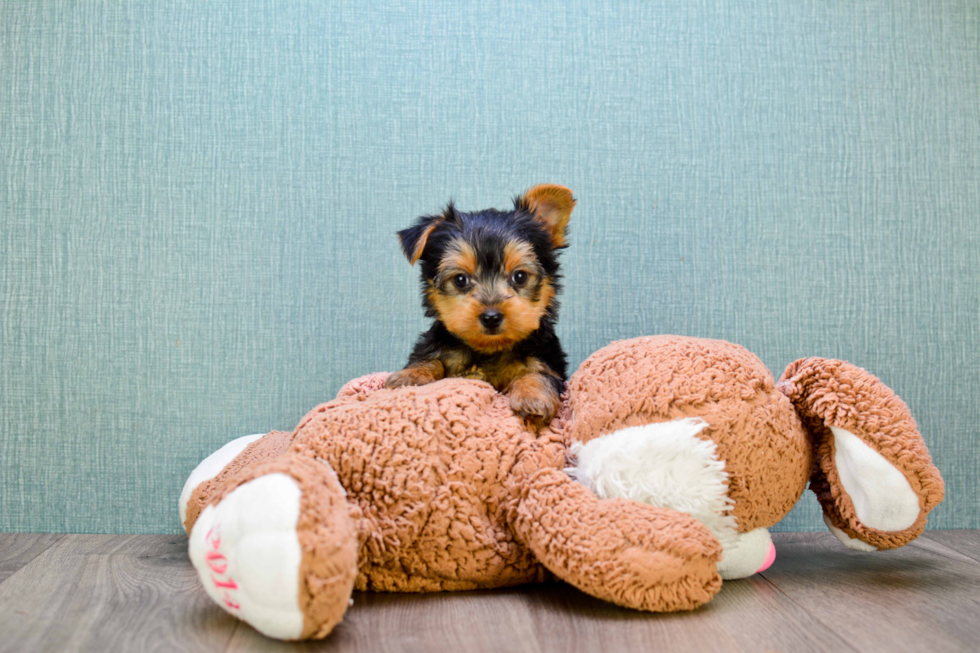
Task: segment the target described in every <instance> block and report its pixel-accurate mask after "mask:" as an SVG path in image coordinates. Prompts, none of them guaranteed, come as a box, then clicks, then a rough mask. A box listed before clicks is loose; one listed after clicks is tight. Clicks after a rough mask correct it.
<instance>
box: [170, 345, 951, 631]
mask: <svg viewBox="0 0 980 653" xmlns="http://www.w3.org/2000/svg"><path fill="white" fill-rule="evenodd" d="M386 378H387V375H386V374H373V375H369V376H366V377H362V378H359V379H355V380H354V381H352V382H350V383H349V384H347V385H346V386H345V387H343V388H342V389H341V391H340V392H339V393H338V396H337V398H336V399H334V400H333V401H331V402H328V403H326V404H323V405H321V406H318V407H317V408H315V409H314V410H313V411H311V412H310V413H309V414H308V415H307V416H306V417H305V418H304V419H303V420H302V421H301V422H300V425H299V426H298V427H297V429H296V432H295V433H294V434H293V436H292V438H291V440H290V441H289V447H288V449H287V450H286V453H282V454H279V455H278V457H276V456H277V451H279V450H280V449H281V444H280V443H281V442H283V438H282V437H281V435H280V434H276V433H271V434H269V435H267V436H265V437H264V438H262V439H261V440H259V441H257V442H255V443H253V444H252V445H250V446H249V448H246V449H245V450H244V451H243V452H242V453H241V454H239V456H238V457H237V458H236V459H234V460H232V461H230V463H229V464H228V466H227V468H228V469H229V470H230V469H232V468H234V469H237V470H238V471H237V472H235V473H234V474H232V475H231V476H230V477H229V475H227V474H225V473H224V471H223V472H221V473H219V474H218V475H217V476H216V477H215V479H225V480H224V481H223V484H221V482H214V481H213V480H209V481H205V482H203V483H201V486H206V487H205V488H204V489H203V490H202V493H201V494H199V493H198V491H197V490H195V491H194V493H193V494H192V497H194V498H195V500H198V501H203V503H204V504H205V505H214V504H218V503H220V502H221V500H222V499H223V498H224V497H226V496H228V494H229V493H230V491H231V489H232V488H234V487H237V486H238V485H240V484H241V483H243V482H247V481H249V480H251V479H254V478H257V477H259V476H261V475H264V474H273V473H277V472H284V473H287V474H292V476H293V478H294V479H296V480H297V481H298V483H299V485H300V487H301V493H302V496H301V500H300V516H299V519H298V525H297V532H298V539H299V542H300V543H301V545H302V548H303V563H302V565H300V566H299V569H298V570H297V573H298V574H299V578H300V583H299V585H300V590H299V592H300V596H299V599H300V601H299V604H300V606H301V608H302V611H303V614H304V624H303V630H302V635H301V636H302V637H304V638H306V637H324V636H326V635H328V634H329V632H330V631H331V629H332V628H333V626H334V625H335V624H336V623H337V622H338V620H339V619H340V618H341V616H342V615H343V611H344V609H345V608H346V603H345V601H346V600H347V598H348V597H349V596H350V592H351V589H352V587H356V588H358V589H362V590H382V591H402V592H421V591H443V590H465V589H477V588H494V587H502V586H507V585H514V584H518V583H527V582H533V581H536V580H541V579H543V578H545V577H546V575H547V573H548V572H549V571H550V572H551V573H553V574H555V575H556V576H557V577H559V578H561V579H562V580H565V581H567V582H569V583H571V584H573V585H575V586H576V587H578V588H579V589H581V590H583V591H585V592H588V593H590V594H592V595H593V596H596V597H598V598H601V599H604V600H607V601H611V602H613V603H616V604H619V605H622V606H625V607H629V608H634V609H638V610H649V611H660V612H667V611H676V610H690V609H694V608H696V607H698V606H699V605H702V604H703V603H705V602H707V601H709V600H710V599H711V598H712V597H713V596H714V594H715V593H716V592H717V591H718V590H719V589H720V588H721V582H722V580H721V577H720V575H719V573H718V563H719V562H720V561H722V560H723V556H724V555H725V553H724V551H723V544H722V543H721V542H720V541H719V540H718V539H717V538H716V536H715V535H713V534H712V532H711V531H710V530H709V528H708V526H707V525H706V524H704V523H702V522H701V521H699V520H697V519H696V518H695V517H694V516H692V515H690V514H687V513H685V512H682V511H680V510H673V509H670V508H668V507H666V506H665V505H658V504H657V503H656V502H655V501H652V502H649V503H647V502H640V501H634V500H631V499H626V498H607V499H600V498H597V496H596V495H595V494H593V492H592V491H591V490H590V489H589V488H588V487H586V485H584V484H581V483H579V482H577V481H575V480H573V477H577V476H578V475H577V474H575V473H574V470H570V473H568V472H566V471H565V470H563V469H562V468H563V467H564V466H565V464H566V460H567V452H568V451H569V449H570V448H571V445H572V444H573V443H581V442H588V441H591V440H595V439H596V438H602V437H604V436H605V435H608V434H610V433H612V432H619V433H620V434H622V433H628V431H625V432H624V431H621V430H620V429H623V428H628V427H630V426H643V425H648V424H655V423H659V422H665V421H672V420H675V419H678V418H686V417H695V418H698V419H700V420H702V421H704V422H706V423H707V424H706V425H705V426H704V427H703V428H700V429H699V430H697V432H696V433H693V432H692V435H693V437H692V438H691V441H692V442H693V443H695V444H698V445H700V444H701V442H699V440H707V439H710V440H711V441H712V442H713V444H714V445H715V451H717V454H718V460H719V461H720V462H722V463H723V468H724V471H725V474H726V483H725V484H726V485H727V491H728V497H729V499H730V500H729V501H725V502H723V503H721V504H720V509H721V510H724V511H725V514H726V515H727V514H729V513H730V515H732V516H734V517H735V518H736V519H737V521H738V524H737V528H738V530H739V531H741V532H743V533H745V532H754V531H756V529H764V528H766V527H769V526H772V525H773V524H775V523H776V522H777V521H778V520H779V519H781V518H782V517H783V516H784V515H785V514H786V513H788V512H789V510H790V509H791V508H792V506H793V502H795V501H796V499H797V498H798V497H799V496H800V494H801V492H802V491H803V487H804V483H805V481H806V478H807V476H808V474H809V473H810V472H811V470H815V471H814V475H813V479H814V489H815V491H817V492H818V494H819V495H820V499H821V502H822V503H823V505H824V509H825V512H826V514H827V516H828V518H829V519H830V522H831V523H832V524H834V525H835V526H836V527H838V528H840V529H841V530H842V531H843V532H844V533H845V534H847V535H848V536H851V537H855V538H857V539H859V540H861V541H863V542H865V543H867V544H870V545H873V546H877V547H878V548H894V547H897V546H901V545H903V544H906V543H907V542H909V541H911V540H912V539H914V538H915V537H916V536H917V535H918V534H920V533H921V532H922V527H923V525H924V523H925V519H926V515H927V513H928V512H929V511H930V510H931V509H932V508H934V507H935V506H936V505H937V504H938V502H940V501H941V500H942V478H941V477H940V476H939V473H938V471H937V470H936V469H935V467H933V465H932V463H931V460H930V458H929V454H928V451H927V450H926V448H925V445H924V443H923V441H922V437H921V435H920V434H919V432H918V431H917V430H916V428H915V422H914V420H912V418H911V416H910V415H909V413H908V409H907V407H906V406H905V405H904V403H902V402H901V400H899V399H898V398H897V397H895V395H894V393H893V392H891V390H890V389H889V388H887V387H886V386H885V385H884V384H883V383H881V381H880V380H878V379H877V378H875V377H874V376H872V375H870V374H868V373H867V372H865V371H864V370H861V369H859V368H856V367H854V366H853V365H849V364H847V363H843V362H841V361H831V360H824V359H807V360H806V361H802V362H800V363H795V364H793V365H791V366H790V367H789V368H788V370H787V373H786V375H785V378H784V379H783V382H782V383H781V384H780V385H778V386H777V385H776V384H774V382H773V379H772V375H771V374H770V373H769V371H768V370H766V368H765V366H763V365H762V363H761V361H759V360H758V359H757V358H756V357H754V356H753V355H752V354H751V353H749V352H748V351H746V350H745V349H744V348H742V347H739V346H737V345H732V344H730V343H727V342H723V341H716V340H704V339H694V338H684V337H677V336H660V337H647V338H636V339H632V340H627V341H621V342H617V343H613V344H612V345H609V346H607V347H604V348H603V349H601V350H599V351H598V352H596V353H595V354H593V355H592V356H590V357H589V358H588V359H587V360H586V361H585V362H584V363H583V364H582V366H581V367H580V368H579V369H578V370H577V371H576V372H575V374H574V375H573V376H572V379H571V380H570V382H569V387H568V392H567V394H566V396H565V397H564V401H563V406H562V409H561V410H560V411H559V414H558V416H557V417H556V418H555V420H554V421H552V422H551V424H550V425H549V426H548V427H546V428H543V429H541V430H540V431H533V430H529V429H527V428H526V427H525V426H524V424H523V422H522V421H521V420H520V419H519V418H518V417H517V416H515V415H514V413H513V412H512V411H511V410H510V407H509V402H508V399H507V397H505V396H504V395H501V394H499V393H497V392H496V391H494V389H493V387H492V386H490V385H489V384H487V383H484V382H482V381H475V380H470V379H458V378H453V379H443V380H441V381H436V382H434V383H430V384H428V385H423V386H407V387H402V388H398V389H387V388H385V387H384V384H385V380H386ZM791 399H792V401H791ZM798 411H799V413H798ZM801 416H802V417H803V420H802V421H801ZM803 424H806V427H807V430H804V427H803ZM838 426H840V427H843V426H847V427H850V428H852V429H854V430H855V437H858V438H861V439H862V440H863V441H864V442H865V443H867V444H869V445H871V446H873V447H874V448H875V449H877V450H878V452H879V453H880V454H881V455H882V456H884V457H885V458H886V463H885V464H886V465H890V467H889V470H891V471H895V470H897V472H896V473H901V474H904V475H905V476H906V477H908V478H910V479H914V480H915V485H914V486H912V487H911V493H912V494H910V497H911V499H912V500H913V502H912V505H913V510H917V513H918V514H917V518H916V519H915V523H914V524H913V525H912V526H911V527H910V528H908V529H905V530H904V531H902V532H898V533H882V532H878V531H875V530H873V529H868V528H865V527H864V525H863V524H861V523H860V521H859V520H857V519H856V517H855V511H854V508H853V505H852V504H851V503H850V501H849V499H848V498H847V495H846V493H845V492H844V491H843V486H842V484H841V481H840V480H839V479H838V477H837V474H836V469H835V466H834V465H835V462H834V461H835V459H834V457H833V455H832V452H831V453H829V454H828V452H827V451H826V447H825V445H826V438H825V437H824V435H823V431H824V430H826V428H827V427H838ZM634 433H639V431H634ZM265 439H268V440H270V442H271V444H268V445H263V444H262V440H265ZM253 447H254V448H253ZM814 451H816V455H817V456H818V458H819V465H818V466H814V464H813V461H814ZM265 456H268V458H265ZM246 458H247V459H248V460H247V461H246V460H245V459H246ZM568 462H569V463H570V464H571V466H572V467H574V465H575V464H576V461H575V460H574V459H572V460H570V461H568ZM649 464H650V465H657V464H664V465H669V464H670V463H669V462H663V463H658V461H656V460H651V461H650V462H649ZM892 468H894V469H892ZM855 473H857V474H860V473H861V470H860V469H857V470H855ZM338 483H339V485H338ZM825 495H826V496H825ZM830 495H832V497H833V499H828V498H827V496H830ZM880 498H881V499H882V504H883V505H884V504H887V503H888V501H889V497H888V496H884V497H880ZM916 498H917V499H918V501H917V502H916V501H915V499H916ZM219 509H220V508H219ZM238 509H239V510H241V511H243V512H247V510H248V507H247V506H242V505H240V504H239V506H238ZM187 513H188V514H190V513H191V511H189V510H188V511H187ZM209 514H210V513H208V512H205V513H204V515H205V516H207V515H209ZM723 516H724V515H723ZM913 517H916V514H913ZM186 526H187V527H188V528H189V529H190V530H191V541H192V542H193V541H195V539H196V538H197V537H198V536H199V533H200V532H201V531H199V530H197V529H195V526H194V522H193V520H191V519H190V518H188V521H187V523H186ZM199 528H201V529H203V528H220V524H217V525H214V524H212V525H209V523H208V522H204V523H203V524H201V525H199ZM762 535H763V536H764V540H765V543H766V544H768V545H769V547H771V541H770V540H769V538H768V534H766V533H764V532H763V533H762ZM355 549H356V550H358V551H359V553H358V554H357V555H356V556H355V555H354V551H355ZM762 552H763V553H765V552H766V548H764V549H763V551H762ZM758 562H759V563H761V562H762V561H761V560H759V561H758ZM752 568H756V566H755V565H753V567H752ZM747 573H749V574H750V573H751V569H750V570H748V572H747ZM355 576H356V582H355V581H354V577H355ZM242 618H246V619H247V616H243V617H242Z"/></svg>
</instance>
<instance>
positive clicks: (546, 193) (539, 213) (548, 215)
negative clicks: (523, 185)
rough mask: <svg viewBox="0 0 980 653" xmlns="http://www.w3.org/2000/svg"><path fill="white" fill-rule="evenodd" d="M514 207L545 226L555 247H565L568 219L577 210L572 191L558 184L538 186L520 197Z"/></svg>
mask: <svg viewBox="0 0 980 653" xmlns="http://www.w3.org/2000/svg"><path fill="white" fill-rule="evenodd" d="M514 205H515V207H516V208H519V209H525V210H527V211H529V212H530V213H531V214H532V215H533V216H534V218H535V219H536V220H537V221H538V222H540V223H541V224H542V225H543V226H544V228H545V229H546V230H547V231H548V234H549V235H550V236H551V243H552V244H553V245H554V246H555V247H565V245H566V244H567V243H566V242H565V232H566V231H567V230H568V219H569V218H570V217H572V209H574V208H575V198H574V197H572V191H570V190H569V189H567V188H565V187H564V186H559V185H557V184H538V185H537V186H535V187H534V188H532V189H531V190H529V191H527V192H526V193H524V195H523V196H522V197H518V198H517V200H516V201H515V202H514Z"/></svg>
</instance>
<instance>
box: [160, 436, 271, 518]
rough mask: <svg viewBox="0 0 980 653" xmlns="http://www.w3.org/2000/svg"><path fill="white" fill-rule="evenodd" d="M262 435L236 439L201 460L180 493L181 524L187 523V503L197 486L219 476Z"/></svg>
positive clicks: (178, 507)
mask: <svg viewBox="0 0 980 653" xmlns="http://www.w3.org/2000/svg"><path fill="white" fill-rule="evenodd" d="M263 435H265V434H264V433H257V434H255V435H246V436H244V437H241V438H236V439H235V440H232V441H231V442H228V443H227V444H225V446H223V447H221V448H220V449H218V450H217V451H215V452H214V453H212V454H211V455H210V456H208V457H207V458H205V459H204V460H202V461H201V463H200V464H199V465H198V466H197V467H195V468H194V471H193V472H191V475H190V476H188V477H187V482H186V483H184V489H183V490H181V491H180V499H179V505H178V506H177V509H178V510H179V511H180V523H181V524H185V523H187V503H188V502H189V501H190V500H191V494H193V493H194V490H196V489H197V486H198V485H200V484H201V483H203V482H204V481H209V480H211V479H212V478H214V477H215V476H217V475H218V474H220V473H221V470H223V469H224V468H225V467H227V466H228V463H230V462H231V461H233V460H234V459H235V457H236V456H238V454H240V453H241V452H243V451H245V447H247V446H248V445H250V444H252V443H253V442H255V441H256V440H258V439H259V438H261V437H262V436H263Z"/></svg>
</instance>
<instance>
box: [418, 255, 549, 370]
mask: <svg viewBox="0 0 980 653" xmlns="http://www.w3.org/2000/svg"><path fill="white" fill-rule="evenodd" d="M478 259H479V257H478V256H477V252H476V251H475V250H474V249H473V246H472V245H470V244H469V243H467V242H464V241H457V242H455V243H453V245H452V246H451V247H450V248H448V250H447V253H446V255H445V256H444V257H443V260H442V262H441V263H440V265H439V274H438V275H437V276H436V278H435V279H433V280H432V281H430V282H429V285H428V287H427V288H426V295H427V297H428V299H429V302H430V303H431V305H432V307H433V309H434V310H435V311H436V314H437V315H438V317H439V320H440V321H441V322H442V323H443V324H444V325H445V326H446V328H447V329H449V331H450V332H452V333H453V334H454V335H456V336H457V337H458V338H460V339H462V340H463V341H464V342H466V344H468V345H469V346H470V347H472V348H473V349H475V350H477V351H480V352H484V353H494V352H499V351H503V350H506V349H509V348H510V347H512V346H514V345H515V344H517V343H518V342H521V341H522V340H524V339H525V338H527V337H528V336H529V335H530V334H531V333H533V332H534V331H536V330H537V329H538V327H539V326H540V324H541V318H542V317H544V315H545V313H546V312H547V310H548V305H549V304H550V303H551V301H552V299H554V297H555V289H554V286H553V284H552V282H551V280H550V279H548V278H547V277H545V276H544V275H543V273H542V271H541V266H540V264H539V263H538V261H537V259H536V258H535V256H534V252H533V250H532V248H531V247H530V246H529V245H527V244H526V243H521V242H512V243H507V245H506V246H505V247H504V252H503V260H502V265H501V268H502V269H498V270H486V269H483V268H482V267H481V266H480V264H479V261H478ZM517 273H522V274H524V275H526V280H525V281H524V282H523V283H518V282H517V281H516V280H515V274H517ZM459 275H463V276H465V277H466V279H467V284H466V286H465V287H463V288H460V287H457V285H456V284H455V283H454V281H453V280H454V279H455V278H457V277H458V276H459ZM490 308H494V309H496V310H498V311H500V312H501V313H502V314H503V322H502V323H501V325H500V328H499V329H498V330H496V331H495V332H491V331H488V330H487V329H486V328H485V327H484V326H483V325H482V324H481V323H480V315H481V314H482V313H483V312H484V311H486V310H487V309H490Z"/></svg>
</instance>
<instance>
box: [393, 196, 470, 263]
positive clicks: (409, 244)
mask: <svg viewBox="0 0 980 653" xmlns="http://www.w3.org/2000/svg"><path fill="white" fill-rule="evenodd" d="M457 219H458V218H457V216H456V209H455V208H454V207H453V205H452V202H450V204H449V206H448V207H446V211H445V212H444V213H443V214H442V215H424V216H422V217H421V218H419V220H418V222H416V223H415V225H413V226H411V227H409V228H408V229H402V230H401V231H399V232H398V240H400V241H401V244H402V252H404V253H405V258H407V259H408V262H409V263H411V264H412V265H415V262H416V261H417V260H419V259H420V258H421V257H422V252H424V251H425V244H426V242H428V240H429V236H431V235H432V232H433V231H435V229H436V227H438V226H439V225H440V224H441V223H442V222H444V221H446V220H457Z"/></svg>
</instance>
